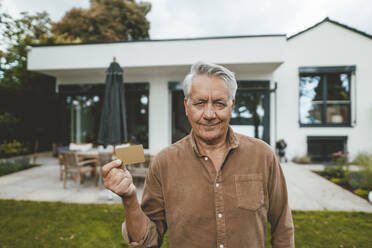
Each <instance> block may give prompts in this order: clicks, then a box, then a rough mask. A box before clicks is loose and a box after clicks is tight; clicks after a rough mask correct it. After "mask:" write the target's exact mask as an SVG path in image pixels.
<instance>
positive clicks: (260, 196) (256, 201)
mask: <svg viewBox="0 0 372 248" xmlns="http://www.w3.org/2000/svg"><path fill="white" fill-rule="evenodd" d="M234 181H235V191H236V200H237V206H238V208H243V209H248V210H253V211H255V210H257V209H258V208H260V207H261V206H262V205H263V204H264V188H263V177H262V175H261V174H247V175H235V176H234Z"/></svg>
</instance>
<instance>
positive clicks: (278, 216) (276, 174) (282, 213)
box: [268, 154, 295, 248]
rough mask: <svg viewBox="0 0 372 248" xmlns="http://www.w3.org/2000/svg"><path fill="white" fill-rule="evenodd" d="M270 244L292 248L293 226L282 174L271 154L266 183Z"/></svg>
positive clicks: (274, 247) (282, 247) (278, 247)
mask: <svg viewBox="0 0 372 248" xmlns="http://www.w3.org/2000/svg"><path fill="white" fill-rule="evenodd" d="M268 194H269V211H268V219H269V222H270V224H271V244H272V247H273V248H294V246H295V245H294V226H293V219H292V214H291V209H290V207H289V205H288V191H287V185H286V182H285V178H284V174H283V171H282V168H281V165H280V164H279V162H278V160H277V158H276V156H275V155H274V154H273V156H272V162H271V169H270V176H269V181H268Z"/></svg>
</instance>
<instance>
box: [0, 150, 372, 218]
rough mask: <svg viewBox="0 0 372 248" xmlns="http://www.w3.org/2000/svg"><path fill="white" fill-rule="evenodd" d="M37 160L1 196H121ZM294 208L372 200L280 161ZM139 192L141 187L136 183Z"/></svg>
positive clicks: (364, 206)
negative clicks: (63, 178) (63, 176)
mask: <svg viewBox="0 0 372 248" xmlns="http://www.w3.org/2000/svg"><path fill="white" fill-rule="evenodd" d="M37 163H41V164H43V165H42V166H39V167H35V168H32V169H28V170H24V171H21V172H17V173H13V174H10V175H7V176H2V177H0V198H2V199H17V200H35V201H62V202H72V203H119V202H120V198H119V197H117V196H116V195H115V194H113V193H111V192H110V191H107V190H105V189H104V187H103V185H102V184H100V185H99V187H95V186H94V183H93V180H89V179H88V180H86V181H85V182H84V184H82V185H81V186H80V191H77V187H76V184H75V182H74V181H72V180H69V183H68V185H67V189H63V181H59V167H58V163H57V159H55V158H53V157H50V156H47V155H44V156H40V157H39V158H38V161H37ZM282 168H283V171H284V174H285V177H286V180H287V185H288V194H289V203H290V206H291V208H292V209H294V210H331V211H363V212H372V204H370V203H369V202H368V201H366V200H364V199H363V198H360V197H358V196H356V195H354V194H352V193H350V192H349V191H347V190H344V189H343V188H341V187H340V186H337V185H335V184H333V183H331V182H329V181H328V180H326V179H324V178H322V177H320V176H318V175H317V174H315V173H312V172H311V170H321V169H322V168H323V167H322V165H296V164H293V163H286V164H283V165H282ZM138 188H139V190H138V194H139V195H141V194H142V191H141V187H138Z"/></svg>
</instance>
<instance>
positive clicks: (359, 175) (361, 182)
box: [313, 153, 372, 200]
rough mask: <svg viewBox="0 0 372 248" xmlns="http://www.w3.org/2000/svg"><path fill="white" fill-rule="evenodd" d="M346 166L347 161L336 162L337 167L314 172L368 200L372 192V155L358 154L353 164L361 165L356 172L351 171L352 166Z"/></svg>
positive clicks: (328, 167) (333, 166)
mask: <svg viewBox="0 0 372 248" xmlns="http://www.w3.org/2000/svg"><path fill="white" fill-rule="evenodd" d="M344 164H345V161H343V160H336V162H335V165H332V166H326V167H325V169H324V170H323V171H313V172H314V173H317V174H318V175H320V176H322V177H325V178H326V179H328V180H330V181H331V182H333V183H335V184H337V185H339V186H341V187H343V188H344V189H347V190H349V191H351V192H353V193H354V194H356V195H358V196H360V197H363V198H364V199H366V200H368V194H369V192H370V191H372V155H369V154H363V153H361V154H358V155H357V156H356V158H355V161H353V163H352V164H357V165H359V170H356V171H354V170H353V171H351V170H350V164H346V165H344Z"/></svg>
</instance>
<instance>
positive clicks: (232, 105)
mask: <svg viewBox="0 0 372 248" xmlns="http://www.w3.org/2000/svg"><path fill="white" fill-rule="evenodd" d="M234 106H235V99H232V101H231V108H232V109H234Z"/></svg>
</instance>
